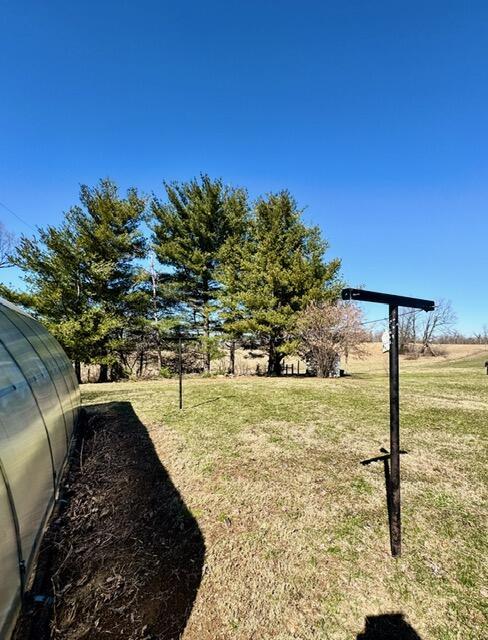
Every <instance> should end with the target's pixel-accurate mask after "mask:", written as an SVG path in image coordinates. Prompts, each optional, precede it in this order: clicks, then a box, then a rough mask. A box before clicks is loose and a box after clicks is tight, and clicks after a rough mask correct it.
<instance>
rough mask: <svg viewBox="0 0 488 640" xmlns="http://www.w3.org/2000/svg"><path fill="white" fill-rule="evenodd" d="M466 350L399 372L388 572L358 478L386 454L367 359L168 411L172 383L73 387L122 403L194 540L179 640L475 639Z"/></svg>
mask: <svg viewBox="0 0 488 640" xmlns="http://www.w3.org/2000/svg"><path fill="white" fill-rule="evenodd" d="M378 351H379V349H378ZM467 351H469V352H470V353H471V355H472V354H473V350H472V349H471V348H469V349H468V348H466V347H464V349H461V348H458V345H453V348H452V350H450V353H449V357H448V358H447V359H443V360H442V361H439V360H438V359H434V360H428V361H425V360H422V361H410V362H402V383H401V385H402V438H403V441H402V446H403V447H404V448H405V449H407V451H408V455H404V456H402V473H403V501H404V510H403V525H404V554H403V556H402V557H401V559H399V560H393V559H392V558H391V557H390V555H389V543H388V530H387V520H386V507H385V495H384V494H385V490H384V478H383V468H382V466H381V465H380V464H376V465H375V464H372V465H370V466H368V467H363V466H361V465H360V464H359V462H360V460H361V459H364V458H368V457H370V456H373V455H376V454H378V450H379V448H380V447H381V446H385V447H388V404H387V402H388V400H387V398H388V388H387V379H386V374H385V371H384V370H383V364H382V363H383V356H382V355H381V354H380V353H379V352H378V353H373V354H372V356H371V358H369V359H368V360H366V361H362V362H360V363H354V362H351V363H350V369H352V370H353V371H354V370H357V371H358V374H357V375H356V376H353V377H351V378H344V379H340V380H333V379H329V380H317V379H306V378H303V379H296V378H293V379H292V378H286V379H266V378H236V379H224V378H212V379H206V380H202V379H192V380H188V381H186V382H185V409H184V410H183V411H182V412H180V411H178V408H177V382H176V381H174V380H168V381H157V382H141V383H119V384H108V385H85V386H84V388H83V398H84V402H85V403H87V404H90V403H101V402H110V401H120V400H123V401H129V402H131V403H132V406H133V408H134V411H135V412H136V413H137V415H138V417H139V419H140V420H141V422H143V423H144V425H145V426H146V428H147V431H148V433H149V436H150V438H151V440H152V442H153V444H154V447H155V450H156V452H157V454H158V456H159V459H160V460H161V462H162V464H163V465H164V467H165V468H166V470H167V471H168V472H169V474H170V476H171V479H172V481H173V483H174V485H175V486H176V488H177V489H178V491H179V492H180V494H181V496H182V497H183V499H184V501H185V503H186V506H187V507H188V509H189V510H190V511H191V513H192V514H193V516H194V517H195V519H196V520H197V522H198V525H199V527H200V529H201V531H202V533H203V536H204V539H205V545H206V558H205V566H204V576H203V580H202V583H201V585H200V589H199V591H198V595H197V598H196V601H195V605H194V608H193V612H192V615H191V617H190V620H189V622H188V625H187V628H186V631H185V633H184V635H183V638H184V639H185V640H197V639H198V640H224V639H225V640H227V639H229V640H230V639H238V640H251V639H253V640H266V639H268V638H269V639H271V638H273V639H279V640H291V639H300V640H319V639H320V640H325V639H330V640H343V639H350V640H354V639H355V638H356V636H357V634H358V633H360V631H361V630H362V629H363V626H364V620H365V617H366V616H369V615H375V614H381V613H385V612H391V611H401V612H403V613H404V614H405V615H406V617H407V619H408V620H409V622H410V624H411V625H412V627H413V628H415V630H416V631H417V633H418V634H419V636H420V637H421V638H422V640H454V639H456V640H460V639H462V640H475V639H476V640H480V639H481V638H485V637H486V622H487V621H486V609H484V606H485V605H486V597H487V595H488V585H487V583H486V576H487V574H486V569H487V566H486V560H487V556H486V532H487V530H486V525H487V520H486V516H487V511H486V501H485V498H486V495H485V487H486V440H485V437H486V424H487V421H488V376H486V373H485V371H484V369H483V367H482V364H483V362H484V360H485V359H486V358H487V354H486V352H485V353H484V354H482V353H479V355H478V356H477V357H471V358H468V359H464V360H462V359H460V358H462V357H463V356H466V355H467ZM474 351H475V350H474ZM478 352H479V348H478ZM368 362H369V364H368ZM368 637H369V636H368Z"/></svg>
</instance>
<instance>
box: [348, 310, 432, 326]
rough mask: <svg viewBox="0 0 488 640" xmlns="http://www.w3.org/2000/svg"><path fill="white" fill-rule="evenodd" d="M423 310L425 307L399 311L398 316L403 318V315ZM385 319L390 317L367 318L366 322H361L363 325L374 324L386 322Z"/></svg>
mask: <svg viewBox="0 0 488 640" xmlns="http://www.w3.org/2000/svg"><path fill="white" fill-rule="evenodd" d="M422 311H423V309H413V310H412V311H405V313H399V314H398V317H399V318H403V316H410V315H413V314H416V313H421V312H422ZM385 320H389V318H388V317H386V318H378V320H366V321H365V322H361V323H360V324H361V326H363V325H365V324H374V323H375V322H384V321H385Z"/></svg>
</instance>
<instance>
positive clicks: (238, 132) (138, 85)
mask: <svg viewBox="0 0 488 640" xmlns="http://www.w3.org/2000/svg"><path fill="white" fill-rule="evenodd" d="M0 8H1V11H0V26H1V33H2V37H1V38H0V72H1V79H2V82H1V94H2V98H1V100H0V123H1V124H0V126H1V130H0V159H1V167H0V169H1V170H0V201H1V202H2V203H4V204H5V205H7V206H8V207H10V208H11V209H12V210H13V211H15V212H16V213H17V214H18V215H19V216H21V217H22V218H23V219H24V220H25V221H26V222H28V223H29V224H31V225H36V224H40V225H44V224H47V223H54V224H55V223H57V222H60V220H61V218H62V212H63V211H65V210H66V209H67V208H68V207H69V206H70V205H72V204H74V203H75V202H76V200H77V194H78V188H79V184H80V183H88V184H93V183H94V182H96V181H97V180H98V178H100V177H104V176H110V177H111V178H113V179H114V180H115V181H117V183H118V184H119V185H120V186H121V187H122V188H126V187H128V186H130V185H135V186H137V187H139V188H140V189H142V190H143V191H144V192H146V193H150V192H152V191H155V192H156V193H159V194H160V193H161V183H162V180H163V179H168V180H172V179H178V180H185V179H189V178H191V177H193V176H194V175H197V174H198V173H199V172H202V171H203V172H208V173H210V174H211V175H213V176H221V177H223V178H224V180H225V181H226V182H229V183H233V184H236V185H243V186H246V187H248V189H249V192H250V194H251V196H256V195H258V194H261V193H263V192H266V191H272V190H277V189H281V188H283V187H286V188H288V189H290V190H291V191H292V192H293V194H294V195H295V196H296V198H297V199H298V201H299V203H300V204H301V205H303V206H306V207H307V209H306V213H305V216H306V219H307V221H309V222H314V223H316V224H318V225H320V227H321V228H322V229H323V232H324V234H325V236H326V237H327V239H328V240H329V242H330V244H331V249H330V255H331V256H340V257H341V258H342V259H343V274H344V277H345V278H346V279H347V280H348V282H349V283H350V284H351V285H359V284H363V285H365V286H366V287H367V288H370V289H375V290H379V291H387V292H392V293H399V294H404V295H414V296H420V297H428V298H434V299H439V298H448V299H451V300H452V303H453V306H454V308H455V310H456V311H457V314H458V316H459V327H460V329H462V330H463V331H466V332H472V331H475V330H476V329H478V328H480V327H481V325H483V324H484V323H486V324H488V295H487V289H488V287H487V285H486V281H487V272H488V271H487V262H488V260H487V257H486V256H487V253H488V215H487V208H488V207H487V205H488V180H487V178H488V154H487V149H488V122H487V118H488V4H487V3H486V2H476V1H472V2H465V1H458V2H449V0H444V1H442V2H437V1H434V0H432V1H428V2H425V1H423V2H417V1H409V2H402V1H393V2H391V1H389V2H379V1H378V2H363V1H356V2H354V1H350V2H344V1H342V2H307V1H302V2H288V1H286V0H285V1H280V2H276V1H275V2H270V1H266V0H260V1H259V2H254V1H252V0H247V1H246V2H244V1H243V0H242V1H240V2H234V1H232V0H226V1H225V2H215V1H209V2H185V1H181V2H178V3H176V2H171V3H169V2H162V1H158V2H156V1H154V2H151V1H144V0H141V1H139V2H137V3H136V2H123V1H121V0H118V1H117V2H111V1H105V2H103V1H101V2H100V1H99V2H92V1H84V2H82V3H81V2H58V1H46V2H29V1H24V2H13V1H8V2H5V1H1V2H0ZM0 220H2V221H3V223H4V224H5V225H6V226H7V227H8V228H9V229H11V230H13V231H14V232H16V233H17V234H20V233H29V232H30V229H29V227H26V226H25V225H24V224H22V223H21V222H20V221H19V220H17V219H16V218H15V217H14V216H13V215H12V214H10V213H9V212H8V211H6V210H5V209H3V208H0ZM1 275H2V277H3V279H4V280H7V281H9V280H10V281H11V280H13V279H15V275H14V274H12V273H10V274H8V273H6V272H5V271H4V272H3V273H2V274H1ZM375 306H376V305H370V306H369V309H368V315H369V317H373V318H374V317H381V315H383V309H381V308H380V309H378V308H372V307H375Z"/></svg>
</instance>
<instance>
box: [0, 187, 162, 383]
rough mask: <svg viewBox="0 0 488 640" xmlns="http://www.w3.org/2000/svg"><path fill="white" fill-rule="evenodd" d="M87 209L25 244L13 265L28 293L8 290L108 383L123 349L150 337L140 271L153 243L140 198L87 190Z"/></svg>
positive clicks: (69, 214)
mask: <svg viewBox="0 0 488 640" xmlns="http://www.w3.org/2000/svg"><path fill="white" fill-rule="evenodd" d="M80 201H81V206H75V207H73V208H71V209H70V210H69V211H68V212H67V213H66V215H65V220H64V222H63V223H62V224H61V225H60V226H59V227H58V228H56V227H47V228H46V229H39V230H38V237H35V238H27V237H22V238H21V240H20V243H19V245H18V247H17V251H16V253H15V256H14V258H13V262H14V264H15V265H16V266H18V267H20V269H22V271H23V272H24V281H25V283H26V284H27V292H23V293H19V292H14V291H8V290H7V289H5V288H4V289H3V293H4V294H5V295H6V296H7V297H9V298H10V299H11V300H13V301H14V302H17V303H19V304H22V305H23V306H25V307H26V308H28V309H30V310H32V311H33V312H34V313H35V315H36V316H37V317H38V318H39V319H40V320H41V321H42V322H43V323H44V324H45V325H46V326H47V328H48V329H49V330H50V331H51V332H52V333H53V334H54V335H55V336H56V337H57V338H58V340H59V341H60V342H61V344H62V345H63V346H64V348H65V349H66V351H67V353H68V354H69V356H70V357H71V358H72V359H73V360H74V362H75V368H76V372H77V375H78V378H80V362H97V363H99V364H100V366H101V371H100V379H101V381H106V380H107V379H108V367H109V365H112V366H116V364H117V362H118V361H119V359H120V355H121V353H123V352H124V349H123V343H124V342H125V341H127V340H128V339H129V337H130V336H131V334H133V333H134V332H136V333H137V332H138V331H142V330H143V327H142V325H143V323H144V322H145V318H146V317H147V306H148V304H149V292H148V291H147V290H146V289H147V287H145V285H144V282H141V281H140V279H139V277H138V273H139V269H138V267H137V266H136V264H135V260H136V259H137V258H142V257H143V255H144V250H145V240H144V237H143V235H142V234H141V231H140V223H141V221H142V218H143V215H144V210H145V202H144V200H143V199H141V198H140V197H139V196H138V195H137V193H136V191H135V190H133V189H130V190H129V191H128V193H127V197H126V198H120V197H119V195H118V192H117V187H116V186H115V185H114V184H113V183H112V182H111V181H109V180H102V181H100V183H99V185H98V186H96V187H94V188H89V187H87V186H82V187H81V191H80Z"/></svg>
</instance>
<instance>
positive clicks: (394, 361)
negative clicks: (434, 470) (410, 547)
mask: <svg viewBox="0 0 488 640" xmlns="http://www.w3.org/2000/svg"><path fill="white" fill-rule="evenodd" d="M342 299H343V300H356V301H358V302H379V303H382V304H387V305H388V306H389V334H390V345H389V361H390V362H389V364H390V461H391V462H390V464H391V467H390V474H389V480H388V485H389V486H387V493H388V498H389V501H390V502H389V504H390V505H391V514H390V519H389V520H390V545H391V554H392V555H393V556H399V555H400V554H401V551H402V528H401V493H400V386H399V382H400V369H399V362H398V307H410V308H412V309H423V310H424V311H432V310H433V309H434V307H435V303H434V301H433V300H423V299H421V298H408V297H405V296H395V295H391V294H389V293H378V292H377V291H365V290H363V289H343V290H342Z"/></svg>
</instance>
